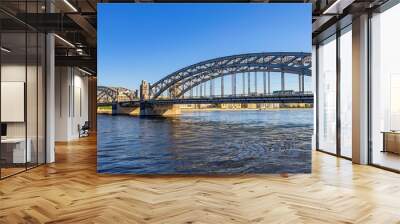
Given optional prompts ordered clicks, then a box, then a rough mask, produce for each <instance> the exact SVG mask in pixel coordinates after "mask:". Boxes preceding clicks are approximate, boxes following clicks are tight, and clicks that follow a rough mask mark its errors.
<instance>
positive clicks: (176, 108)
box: [140, 101, 181, 117]
mask: <svg viewBox="0 0 400 224" xmlns="http://www.w3.org/2000/svg"><path fill="white" fill-rule="evenodd" d="M180 114H181V107H180V105H179V104H154V103H149V102H146V101H144V102H140V116H162V117H171V116H176V115H180Z"/></svg>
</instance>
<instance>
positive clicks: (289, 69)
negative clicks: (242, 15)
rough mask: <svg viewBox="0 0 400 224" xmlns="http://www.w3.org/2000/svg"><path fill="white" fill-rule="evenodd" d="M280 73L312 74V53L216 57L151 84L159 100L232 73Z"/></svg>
mask: <svg viewBox="0 0 400 224" xmlns="http://www.w3.org/2000/svg"><path fill="white" fill-rule="evenodd" d="M249 72H280V73H282V74H283V73H292V74H298V75H299V76H311V54H310V53H304V52H268V53H251V54H239V55H232V56H226V57H220V58H215V59H211V60H207V61H203V62H200V63H197V64H194V65H190V66H188V67H185V68H183V69H180V70H178V71H176V72H174V73H172V74H170V75H168V76H166V77H164V78H163V79H161V80H159V81H157V82H156V83H154V84H153V85H151V86H150V90H149V91H150V97H151V98H152V99H156V98H157V97H159V96H160V95H162V94H163V93H164V92H166V91H171V90H172V89H174V92H175V96H174V97H175V98H180V97H182V96H183V95H184V94H185V93H186V92H187V91H189V90H191V89H193V88H194V87H195V86H198V85H200V84H201V83H204V82H207V81H209V80H213V79H216V78H219V77H223V76H226V75H231V74H240V73H249Z"/></svg>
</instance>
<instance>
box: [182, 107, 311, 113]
mask: <svg viewBox="0 0 400 224" xmlns="http://www.w3.org/2000/svg"><path fill="white" fill-rule="evenodd" d="M305 109H313V108H312V107H310V108H290V107H288V108H263V109H260V108H254V109H253V108H240V109H221V108H207V109H186V108H185V109H182V108H181V112H201V111H204V112H209V111H263V110H265V111H272V110H305Z"/></svg>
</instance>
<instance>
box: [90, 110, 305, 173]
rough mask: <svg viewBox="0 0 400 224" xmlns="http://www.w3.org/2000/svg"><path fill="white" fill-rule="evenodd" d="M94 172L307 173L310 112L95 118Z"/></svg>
mask: <svg viewBox="0 0 400 224" xmlns="http://www.w3.org/2000/svg"><path fill="white" fill-rule="evenodd" d="M97 119H98V133H97V135H98V138H97V142H98V143H97V144H98V147H97V148H98V153H97V157H98V160H97V161H98V162H97V163H98V164H97V169H98V172H100V173H123V174H241V173H309V172H311V135H312V132H313V110H312V109H295V110H293V109H291V110H246V111H211V112H210V111H208V112H207V111H200V112H184V113H183V114H182V115H180V116H178V117H174V118H139V117H130V116H110V115H98V118H97Z"/></svg>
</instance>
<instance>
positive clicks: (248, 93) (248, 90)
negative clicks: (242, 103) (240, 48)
mask: <svg viewBox="0 0 400 224" xmlns="http://www.w3.org/2000/svg"><path fill="white" fill-rule="evenodd" d="M247 95H249V96H250V72H248V73H247Z"/></svg>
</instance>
